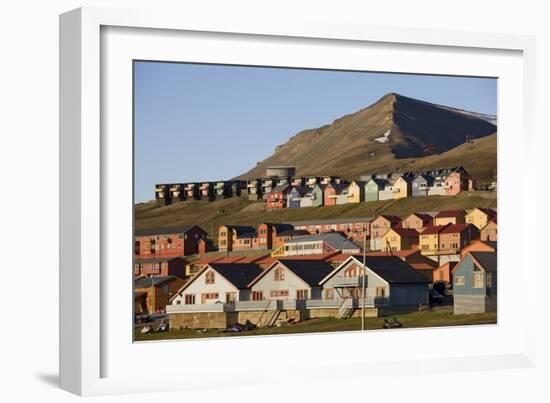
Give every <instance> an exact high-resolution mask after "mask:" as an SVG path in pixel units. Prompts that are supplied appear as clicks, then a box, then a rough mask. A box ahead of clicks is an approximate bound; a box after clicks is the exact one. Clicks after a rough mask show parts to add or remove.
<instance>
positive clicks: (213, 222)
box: [135, 192, 497, 241]
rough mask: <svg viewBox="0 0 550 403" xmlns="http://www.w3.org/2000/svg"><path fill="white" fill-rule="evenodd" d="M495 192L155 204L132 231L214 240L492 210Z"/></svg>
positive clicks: (144, 209) (138, 216) (139, 209)
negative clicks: (266, 228) (234, 227)
mask: <svg viewBox="0 0 550 403" xmlns="http://www.w3.org/2000/svg"><path fill="white" fill-rule="evenodd" d="M496 204H497V199H496V193H493V192H471V193H470V192H469V193H462V194H460V195H458V196H449V197H444V196H431V197H410V198H406V199H400V200H385V201H378V202H369V203H355V204H346V205H342V206H323V207H306V208H299V209H281V210H277V211H270V212H267V211H265V210H264V205H263V203H262V202H253V201H249V200H247V199H245V198H230V199H226V200H219V201H215V202H211V203H206V202H200V201H190V202H181V203H175V204H173V205H170V206H163V207H158V206H157V205H156V204H155V202H147V203H140V204H137V205H136V206H135V226H136V228H152V227H165V226H172V225H185V224H197V225H199V226H200V227H202V228H203V229H204V230H205V231H207V232H208V233H209V234H211V236H212V238H213V239H214V241H216V240H217V229H218V227H219V226H220V225H223V224H240V225H254V226H256V225H258V224H259V223H261V222H289V221H300V220H310V219H311V220H313V219H324V218H339V217H371V216H373V215H377V214H381V213H385V214H394V215H398V216H406V215H408V214H410V213H412V212H420V211H439V210H453V209H471V208H474V207H493V208H494V207H496Z"/></svg>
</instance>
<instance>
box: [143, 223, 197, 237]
mask: <svg viewBox="0 0 550 403" xmlns="http://www.w3.org/2000/svg"><path fill="white" fill-rule="evenodd" d="M193 227H197V226H196V225H180V226H177V227H162V228H139V229H135V230H134V236H148V235H166V234H182V233H186V232H187V231H189V230H190V229H191V228H193ZM197 228H199V229H200V227H197Z"/></svg>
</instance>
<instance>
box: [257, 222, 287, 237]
mask: <svg viewBox="0 0 550 403" xmlns="http://www.w3.org/2000/svg"><path fill="white" fill-rule="evenodd" d="M262 224H264V225H268V226H271V227H272V228H274V229H275V232H276V233H277V235H278V234H279V233H281V232H283V231H288V230H292V229H294V226H292V225H291V224H286V223H271V222H264V223H262Z"/></svg>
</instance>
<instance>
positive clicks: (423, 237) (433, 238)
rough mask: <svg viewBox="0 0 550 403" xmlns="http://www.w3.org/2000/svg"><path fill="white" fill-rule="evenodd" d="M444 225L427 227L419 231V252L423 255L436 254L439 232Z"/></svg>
mask: <svg viewBox="0 0 550 403" xmlns="http://www.w3.org/2000/svg"><path fill="white" fill-rule="evenodd" d="M445 227H446V225H436V226H434V227H428V228H426V229H425V230H424V231H422V232H421V233H420V237H419V244H420V253H422V255H424V256H434V255H437V254H438V250H439V233H440V232H441V231H442V230H443V229H444V228H445Z"/></svg>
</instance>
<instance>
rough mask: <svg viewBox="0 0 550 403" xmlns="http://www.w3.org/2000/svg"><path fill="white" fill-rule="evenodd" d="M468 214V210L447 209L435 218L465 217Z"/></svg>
mask: <svg viewBox="0 0 550 403" xmlns="http://www.w3.org/2000/svg"><path fill="white" fill-rule="evenodd" d="M465 215H466V212H465V211H464V210H445V211H440V212H439V213H438V214H437V215H436V216H435V218H443V217H463V216H465Z"/></svg>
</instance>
